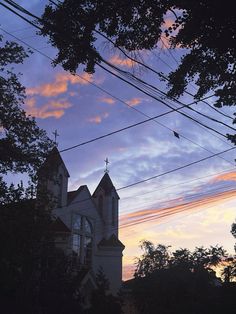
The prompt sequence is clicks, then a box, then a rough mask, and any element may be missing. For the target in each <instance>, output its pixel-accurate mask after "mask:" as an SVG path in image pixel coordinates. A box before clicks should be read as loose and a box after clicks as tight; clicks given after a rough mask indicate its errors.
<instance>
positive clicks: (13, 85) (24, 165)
mask: <svg viewBox="0 0 236 314" xmlns="http://www.w3.org/2000/svg"><path fill="white" fill-rule="evenodd" d="M27 56H28V54H27V52H26V51H25V50H24V49H23V48H22V47H21V46H19V45H18V44H17V43H14V42H8V41H6V42H4V41H3V38H2V36H0V70H1V76H0V90H1V93H0V196H4V195H5V194H6V193H7V186H6V184H5V182H4V180H3V177H2V175H6V174H7V173H8V172H13V173H23V172H26V173H28V174H29V175H31V176H33V175H34V174H35V173H36V170H37V169H38V168H39V166H40V165H41V164H42V162H43V160H44V158H45V157H46V155H47V154H48V152H49V150H50V149H51V148H52V144H53V142H52V141H51V140H50V139H49V138H48V137H47V134H46V132H45V131H44V130H42V129H40V128H39V127H38V126H37V124H36V122H35V119H34V118H32V117H30V116H27V114H26V113H25V111H24V110H23V108H22V105H23V103H24V100H25V97H26V96H25V88H24V87H23V86H22V85H21V83H20V81H19V74H15V73H14V68H13V65H14V64H19V63H22V62H23V61H24V59H25V58H26V57H27ZM1 201H3V199H1Z"/></svg>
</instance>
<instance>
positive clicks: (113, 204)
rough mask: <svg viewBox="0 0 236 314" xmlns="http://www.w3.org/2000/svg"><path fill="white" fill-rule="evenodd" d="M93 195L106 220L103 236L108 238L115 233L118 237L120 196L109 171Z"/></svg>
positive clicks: (102, 216) (99, 210) (101, 214)
mask: <svg viewBox="0 0 236 314" xmlns="http://www.w3.org/2000/svg"><path fill="white" fill-rule="evenodd" d="M92 197H93V198H94V201H95V203H96V205H97V208H98V212H99V214H100V216H101V218H102V219H103V221H104V230H103V237H104V238H105V239H108V238H110V236H111V235H113V234H114V235H115V236H116V237H117V238H118V227H119V226H118V219H119V217H118V208H119V199H120V198H119V195H118V193H117V192H116V189H115V187H114V185H113V183H112V181H111V178H110V176H109V174H108V172H107V171H106V172H105V174H104V176H103V177H102V179H101V181H100V182H99V184H98V186H97V188H96V190H95V191H94V193H93V195H92Z"/></svg>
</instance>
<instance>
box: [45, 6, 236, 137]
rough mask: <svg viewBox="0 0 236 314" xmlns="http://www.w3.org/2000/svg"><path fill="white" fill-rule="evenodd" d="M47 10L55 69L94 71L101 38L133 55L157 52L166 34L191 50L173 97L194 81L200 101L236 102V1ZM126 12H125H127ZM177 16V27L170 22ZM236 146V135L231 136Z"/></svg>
mask: <svg viewBox="0 0 236 314" xmlns="http://www.w3.org/2000/svg"><path fill="white" fill-rule="evenodd" d="M50 2H51V4H49V5H48V6H46V8H45V12H44V14H43V15H42V19H41V20H40V24H41V26H42V31H41V33H42V34H43V35H45V36H49V41H50V42H51V43H52V45H53V46H54V47H57V48H58V55H57V57H56V59H55V61H54V65H56V64H58V63H60V64H62V66H63V67H64V69H65V70H69V71H71V72H75V71H76V70H77V68H78V66H79V65H84V66H85V71H87V72H94V71H95V65H99V64H100V63H101V62H103V61H104V58H103V57H102V54H101V52H100V51H99V45H97V44H96V43H97V38H101V37H102V38H103V39H104V38H105V39H106V40H107V41H108V42H109V43H113V45H114V47H116V48H118V49H120V50H121V51H123V52H124V53H125V54H126V56H127V55H128V53H129V52H134V51H138V50H142V49H148V50H151V49H154V48H155V47H156V44H157V42H158V40H160V39H161V36H163V34H165V35H166V37H167V39H168V40H169V45H170V48H173V49H174V48H176V49H179V48H186V49H187V52H186V54H185V55H184V56H183V57H182V59H181V62H180V65H179V66H178V68H177V69H176V70H174V71H173V72H171V73H170V74H169V76H168V81H169V82H168V85H169V96H175V97H179V96H180V95H181V94H183V92H184V90H185V89H186V87H187V85H188V83H189V82H190V81H194V82H195V84H196V86H197V91H196V93H195V98H196V99H200V98H201V97H203V96H204V95H206V94H208V93H209V92H210V91H212V92H214V94H215V96H216V102H215V106H217V107H222V106H231V105H235V102H236V81H235V73H236V48H235V47H236V19H235V16H234V9H233V3H231V2H229V3H227V5H224V6H222V3H220V2H217V3H216V2H212V1H210V0H206V1H194V0H193V1H185V0H158V1H141V0H133V1H129V2H127V1H126V0H121V1H107V0H103V1H96V0H80V1H77V0H64V1H59V2H57V3H55V2H54V1H50ZM124 8H125V10H124ZM167 14H168V15H169V16H171V18H172V21H173V22H172V26H170V27H168V26H166V24H164V22H165V18H166V15H167ZM234 122H235V120H234ZM229 138H230V139H231V141H233V142H234V143H236V136H235V135H229Z"/></svg>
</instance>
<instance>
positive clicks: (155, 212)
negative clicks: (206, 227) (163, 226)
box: [120, 189, 236, 228]
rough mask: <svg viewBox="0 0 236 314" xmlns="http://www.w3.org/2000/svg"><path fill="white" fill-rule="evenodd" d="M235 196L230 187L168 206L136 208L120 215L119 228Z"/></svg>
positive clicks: (234, 191)
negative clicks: (136, 209)
mask: <svg viewBox="0 0 236 314" xmlns="http://www.w3.org/2000/svg"><path fill="white" fill-rule="evenodd" d="M235 197H236V190H235V189H231V190H229V191H224V192H220V193H217V194H212V195H207V196H203V197H201V198H198V199H196V200H193V201H190V202H185V203H181V204H178V205H174V206H170V207H165V208H160V207H159V208H154V209H143V210H138V211H135V212H132V213H128V214H124V215H122V216H121V219H120V226H121V228H127V227H131V226H134V225H136V224H140V223H149V222H151V221H157V220H158V221H161V220H163V219H164V218H167V217H169V216H173V215H176V214H179V213H183V212H186V213H187V212H193V211H198V210H201V209H203V207H204V206H206V205H212V206H213V205H217V204H220V203H222V202H224V201H225V200H229V199H232V198H235Z"/></svg>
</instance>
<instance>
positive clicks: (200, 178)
mask: <svg viewBox="0 0 236 314" xmlns="http://www.w3.org/2000/svg"><path fill="white" fill-rule="evenodd" d="M231 170H235V167H234V168H230V169H226V170H224V171H221V172H216V173H214V174H210V175H207V176H203V177H198V178H195V179H191V180H188V181H183V182H179V183H177V184H172V185H168V187H161V188H160V187H158V189H152V190H151V191H147V192H142V194H141V195H140V193H139V194H136V195H131V196H127V197H123V198H122V201H124V200H126V199H130V198H134V197H140V196H143V195H146V194H150V193H154V192H156V191H162V190H166V189H169V188H172V187H176V186H180V185H185V184H188V183H191V182H194V181H198V180H202V179H206V178H209V177H214V176H215V175H218V174H222V173H227V172H229V171H231Z"/></svg>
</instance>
